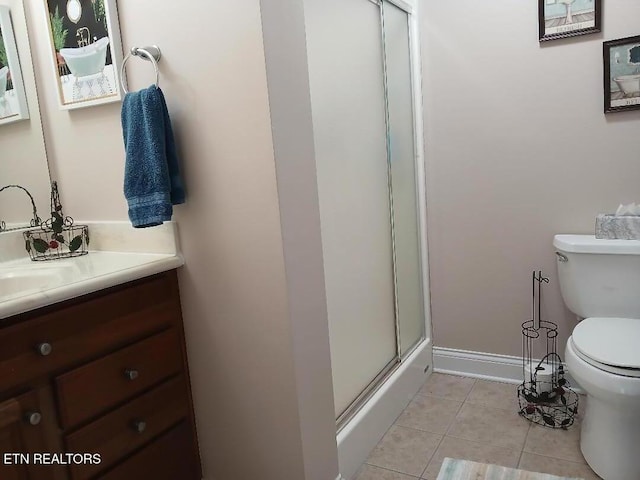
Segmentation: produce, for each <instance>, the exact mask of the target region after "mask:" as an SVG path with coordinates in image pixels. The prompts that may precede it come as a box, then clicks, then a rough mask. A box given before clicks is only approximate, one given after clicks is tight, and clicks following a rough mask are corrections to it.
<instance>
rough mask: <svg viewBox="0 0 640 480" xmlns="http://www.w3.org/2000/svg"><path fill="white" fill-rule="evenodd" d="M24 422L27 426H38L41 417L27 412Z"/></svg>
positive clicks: (38, 414) (38, 413) (35, 413)
mask: <svg viewBox="0 0 640 480" xmlns="http://www.w3.org/2000/svg"><path fill="white" fill-rule="evenodd" d="M24 419H25V421H26V422H27V423H28V424H29V425H34V426H35V425H39V424H40V422H41V421H42V415H41V414H40V412H28V413H27V414H26V415H25V416H24Z"/></svg>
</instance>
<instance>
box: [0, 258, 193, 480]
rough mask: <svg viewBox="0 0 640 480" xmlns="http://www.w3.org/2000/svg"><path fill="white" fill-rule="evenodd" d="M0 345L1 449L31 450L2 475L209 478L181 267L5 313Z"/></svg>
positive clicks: (4, 465) (112, 479) (4, 467)
mask: <svg viewBox="0 0 640 480" xmlns="http://www.w3.org/2000/svg"><path fill="white" fill-rule="evenodd" d="M0 345H2V349H1V350H0V392H2V393H0V451H2V452H3V454H6V453H11V452H13V453H25V452H28V453H29V454H30V455H29V458H24V457H22V458H20V457H19V456H13V457H12V458H10V459H9V462H7V461H6V460H7V458H5V459H4V460H5V461H4V462H2V465H0V477H1V478H3V479H4V478H16V479H56V480H57V479H60V480H62V479H73V480H84V479H89V478H100V479H110V480H115V479H129V478H131V479H134V478H153V479H167V480H169V479H177V478H180V479H185V480H188V479H199V478H201V477H200V471H199V460H198V449H197V441H196V435H195V427H194V418H193V409H192V406H191V405H192V403H191V394H190V388H189V375H188V367H187V360H186V354H185V348H184V334H183V328H182V318H181V313H180V300H179V293H178V285H177V278H176V273H175V270H173V271H170V272H164V273H161V274H158V275H154V276H151V277H147V278H143V279H141V280H137V281H134V282H130V283H127V284H125V285H122V286H117V287H112V288H109V289H106V290H103V291H99V292H96V293H93V294H90V295H86V296H82V297H80V298H77V299H73V300H69V301H66V302H62V303H59V304H55V305H52V306H49V307H45V308H41V309H37V310H35V311H32V312H28V313H25V314H21V315H16V316H13V317H10V318H8V319H5V320H3V321H2V324H1V325H0ZM42 453H49V454H55V455H50V456H49V457H47V456H43V455H41V456H40V457H38V456H37V454H42ZM65 453H73V454H75V455H74V456H68V455H64V454H65ZM96 454H98V455H99V458H98V457H97V455H96ZM56 457H57V458H56ZM7 463H15V465H7ZM38 463H46V465H38ZM57 463H60V465H58V464H57ZM9 472H10V473H9Z"/></svg>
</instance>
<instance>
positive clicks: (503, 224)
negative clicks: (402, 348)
mask: <svg viewBox="0 0 640 480" xmlns="http://www.w3.org/2000/svg"><path fill="white" fill-rule="evenodd" d="M638 18H640V2H637V1H635V0H617V1H615V2H607V3H606V7H605V9H604V17H603V20H604V22H603V33H601V34H593V35H587V36H582V37H576V38H574V39H570V40H560V41H553V42H546V43H545V44H543V45H539V43H538V40H537V38H538V37H537V2H533V1H532V2H514V1H512V0H490V1H484V2H478V1H476V0H458V1H456V2H423V5H422V27H423V74H424V92H425V93H424V95H425V97H424V101H425V121H426V125H425V134H426V158H427V161H426V162H427V182H428V185H427V189H428V190H427V191H428V219H429V220H428V221H429V223H428V231H429V236H428V237H429V258H430V266H431V295H432V297H431V298H432V314H433V334H434V343H435V345H436V346H440V347H449V348H459V349H466V350H475V351H482V352H492V353H500V354H510V355H518V354H520V353H521V337H520V323H521V322H523V321H524V320H527V319H528V318H530V297H531V295H530V286H531V280H530V279H531V276H530V275H531V271H532V270H533V269H542V270H543V272H544V274H546V275H547V276H549V277H550V278H551V284H550V285H549V286H548V287H545V300H544V307H543V314H544V315H545V316H546V318H547V319H549V320H553V321H555V322H557V323H559V324H560V331H561V335H560V338H559V342H560V344H561V352H560V353H561V354H562V353H563V352H564V343H566V339H567V337H568V334H569V332H570V331H571V329H572V328H573V326H574V325H575V319H574V317H573V315H572V314H571V313H570V312H568V311H567V310H566V308H565V307H564V305H563V302H562V299H561V297H560V292H559V289H558V283H557V275H556V267H555V256H554V253H553V247H552V245H551V242H552V240H553V235H554V234H555V233H591V234H593V231H594V224H595V216H596V214H597V213H599V212H612V211H615V209H616V207H617V206H618V204H619V203H622V202H624V203H629V202H631V201H638V200H640V188H639V186H640V157H639V148H638V144H637V138H638V134H639V132H640V112H638V111H635V112H626V113H617V114H609V115H606V116H605V115H604V114H603V113H602V111H603V93H602V42H603V40H605V39H606V40H609V39H615V38H621V37H627V36H633V35H638V33H640V32H639V30H638V22H637V19H638Z"/></svg>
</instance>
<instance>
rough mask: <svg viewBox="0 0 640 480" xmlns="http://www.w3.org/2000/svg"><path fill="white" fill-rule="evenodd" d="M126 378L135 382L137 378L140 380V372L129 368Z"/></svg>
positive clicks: (126, 371) (125, 372)
mask: <svg viewBox="0 0 640 480" xmlns="http://www.w3.org/2000/svg"><path fill="white" fill-rule="evenodd" d="M124 376H125V377H126V379H127V380H135V379H136V378H138V376H140V372H138V370H135V369H133V368H127V369H126V370H125V371H124Z"/></svg>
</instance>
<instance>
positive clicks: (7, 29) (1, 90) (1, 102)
mask: <svg viewBox="0 0 640 480" xmlns="http://www.w3.org/2000/svg"><path fill="white" fill-rule="evenodd" d="M28 118H29V108H28V106H27V95H26V92H25V89H24V82H23V80H22V70H21V68H20V57H19V56H18V45H17V43H16V38H15V34H14V32H13V25H12V23H11V10H10V8H9V7H7V6H4V5H0V125H4V124H7V123H13V122H17V121H19V120H26V119H28Z"/></svg>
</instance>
